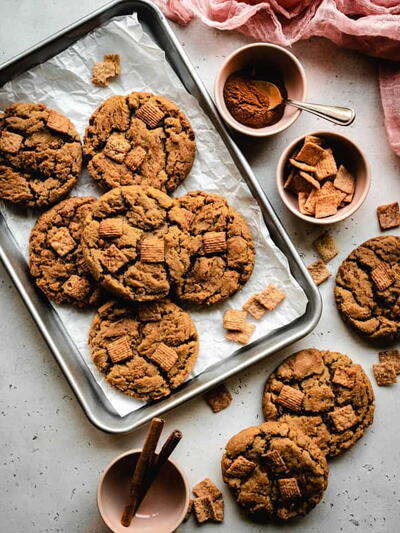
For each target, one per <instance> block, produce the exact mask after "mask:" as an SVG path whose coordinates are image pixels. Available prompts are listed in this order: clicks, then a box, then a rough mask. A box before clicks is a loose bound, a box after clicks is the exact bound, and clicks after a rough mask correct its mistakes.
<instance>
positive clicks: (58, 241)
mask: <svg viewBox="0 0 400 533" xmlns="http://www.w3.org/2000/svg"><path fill="white" fill-rule="evenodd" d="M50 246H51V247H52V248H53V249H54V250H55V251H56V252H57V253H58V255H59V256H61V257H64V256H65V255H67V254H68V253H69V252H70V251H71V250H73V249H74V248H75V247H76V242H75V241H74V239H73V238H72V236H71V234H70V232H69V231H68V230H67V228H65V227H64V226H62V227H61V228H58V229H57V230H56V231H55V232H54V233H53V234H52V236H51V238H50Z"/></svg>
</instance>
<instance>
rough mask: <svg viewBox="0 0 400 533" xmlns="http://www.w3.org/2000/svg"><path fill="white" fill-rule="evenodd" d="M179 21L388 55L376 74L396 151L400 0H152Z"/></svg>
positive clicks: (399, 137)
mask: <svg viewBox="0 0 400 533" xmlns="http://www.w3.org/2000/svg"><path fill="white" fill-rule="evenodd" d="M154 2H155V3H156V4H157V5H158V6H159V7H160V8H161V9H162V10H163V12H164V14H165V15H166V16H167V17H168V18H170V19H171V20H173V21H175V22H178V23H179V24H187V23H188V22H190V20H192V18H194V17H197V18H199V19H200V20H201V21H203V22H204V23H205V24H207V25H208V26H211V27H213V28H217V29H220V30H238V31H240V32H242V33H244V34H246V35H250V36H251V37H253V38H254V39H256V40H258V41H268V42H272V43H275V44H280V45H281V46H290V45H291V44H293V43H295V42H296V41H298V40H300V39H308V38H310V37H313V36H317V37H326V38H327V39H330V40H331V41H333V42H334V43H335V44H337V45H338V46H343V47H346V48H352V49H354V50H358V51H359V52H362V53H365V54H368V55H371V56H374V57H379V58H383V59H387V60H391V61H385V62H382V65H381V68H380V74H379V83H380V91H381V98H382V105H383V109H384V114H385V125H386V129H387V134H388V138H389V142H390V145H391V147H392V149H393V150H394V152H395V153H396V154H397V155H399V156H400V0H264V1H260V0H154Z"/></svg>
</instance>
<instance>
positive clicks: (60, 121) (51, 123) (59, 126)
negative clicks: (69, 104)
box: [46, 110, 73, 135]
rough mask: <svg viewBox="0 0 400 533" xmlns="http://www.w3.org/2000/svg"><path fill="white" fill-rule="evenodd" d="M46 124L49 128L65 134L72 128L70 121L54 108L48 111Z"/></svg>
mask: <svg viewBox="0 0 400 533" xmlns="http://www.w3.org/2000/svg"><path fill="white" fill-rule="evenodd" d="M46 125H47V127H48V128H50V129H51V130H54V131H57V132H58V133H65V134H66V135H69V134H70V132H71V129H72V130H73V126H72V124H71V121H70V120H69V119H68V118H67V117H65V116H64V115H62V114H61V113H58V112H57V111H54V110H51V111H50V113H49V116H48V118H47V122H46Z"/></svg>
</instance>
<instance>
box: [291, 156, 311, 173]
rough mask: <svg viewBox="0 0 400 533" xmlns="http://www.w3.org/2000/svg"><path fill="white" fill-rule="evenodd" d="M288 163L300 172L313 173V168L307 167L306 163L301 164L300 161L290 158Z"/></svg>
mask: <svg viewBox="0 0 400 533" xmlns="http://www.w3.org/2000/svg"><path fill="white" fill-rule="evenodd" d="M289 163H290V164H291V165H292V166H294V167H296V168H298V169H300V170H304V172H315V167H313V166H311V165H307V163H302V162H301V161H296V159H293V158H290V159H289Z"/></svg>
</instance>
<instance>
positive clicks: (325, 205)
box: [315, 194, 340, 218]
mask: <svg viewBox="0 0 400 533" xmlns="http://www.w3.org/2000/svg"><path fill="white" fill-rule="evenodd" d="M339 203H340V202H339ZM337 208H338V195H337V194H326V195H322V196H321V195H318V197H317V201H316V202H315V218H325V217H330V216H332V215H336V213H337Z"/></svg>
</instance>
